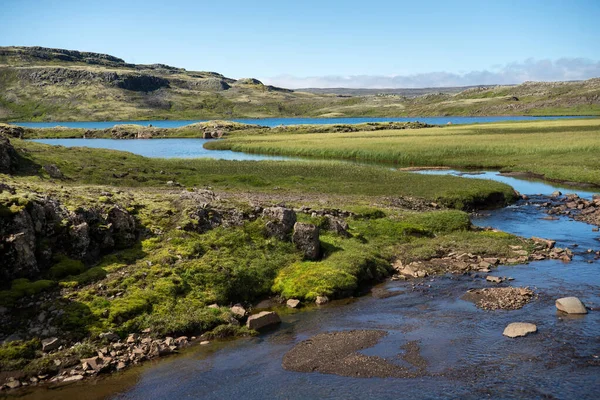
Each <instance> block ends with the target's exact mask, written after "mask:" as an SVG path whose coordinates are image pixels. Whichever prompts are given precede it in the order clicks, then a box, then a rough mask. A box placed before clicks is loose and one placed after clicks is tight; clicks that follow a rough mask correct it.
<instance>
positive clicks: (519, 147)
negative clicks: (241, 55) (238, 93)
mask: <svg viewBox="0 0 600 400" xmlns="http://www.w3.org/2000/svg"><path fill="white" fill-rule="evenodd" d="M248 132H251V131H248ZM599 132H600V120H597V119H585V120H561V121H534V122H513V123H493V124H483V125H465V126H446V127H434V128H428V129H425V130H419V131H393V130H391V131H385V132H363V133H361V132H356V133H355V132H350V133H330V134H327V135H321V134H318V133H315V134H305V135H302V137H301V138H299V137H298V136H297V135H286V134H285V133H281V134H275V135H265V136H260V135H238V136H232V137H230V138H228V139H226V140H220V141H215V142H211V143H208V144H206V145H205V147H207V148H209V149H220V150H225V149H227V150H233V151H243V152H248V153H257V154H270V155H286V156H294V157H314V158H320V159H344V160H357V161H365V162H378V163H389V164H390V165H395V166H398V167H427V166H435V167H439V166H447V167H452V168H457V169H488V170H499V171H501V172H509V171H511V172H524V173H533V174H537V175H538V176H540V177H543V178H544V179H549V180H559V181H570V182H578V183H583V184H589V185H593V186H596V187H598V186H600V159H599V158H598V157H597V154H600V135H598V133H599Z"/></svg>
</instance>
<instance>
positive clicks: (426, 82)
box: [262, 58, 600, 89]
mask: <svg viewBox="0 0 600 400" xmlns="http://www.w3.org/2000/svg"><path fill="white" fill-rule="evenodd" d="M595 77H600V61H593V60H590V59H586V58H560V59H557V60H534V59H528V60H525V61H523V62H513V63H509V64H506V65H502V66H495V68H492V69H490V70H483V71H471V72H467V73H462V74H456V73H450V72H427V73H420V74H413V75H396V76H382V75H352V76H339V75H329V76H310V77H296V76H292V75H279V76H275V77H272V78H263V79H262V81H263V82H264V83H266V84H269V85H275V86H280V87H284V88H290V89H297V88H309V87H313V88H335V87H344V88H354V89H356V88H369V89H384V88H390V89H396V88H423V87H444V86H471V85H494V84H499V85H501V84H516V83H522V82H525V81H569V80H583V79H589V78H595Z"/></svg>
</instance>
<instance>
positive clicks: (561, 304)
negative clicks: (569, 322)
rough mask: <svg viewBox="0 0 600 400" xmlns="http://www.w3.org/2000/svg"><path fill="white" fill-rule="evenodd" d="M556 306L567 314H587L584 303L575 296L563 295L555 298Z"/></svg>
mask: <svg viewBox="0 0 600 400" xmlns="http://www.w3.org/2000/svg"><path fill="white" fill-rule="evenodd" d="M556 308H557V309H558V310H559V311H562V312H565V313H567V314H587V309H586V308H585V305H584V304H583V303H582V302H581V300H579V299H578V298H577V297H563V298H561V299H558V300H556Z"/></svg>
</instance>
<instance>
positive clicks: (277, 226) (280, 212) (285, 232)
mask: <svg viewBox="0 0 600 400" xmlns="http://www.w3.org/2000/svg"><path fill="white" fill-rule="evenodd" d="M263 217H264V218H266V219H269V221H268V222H267V224H266V228H267V233H268V235H269V236H275V237H277V238H279V239H281V240H287V239H288V237H289V235H290V233H292V230H293V229H294V224H295V223H296V213H295V212H294V210H291V209H289V208H285V207H270V208H265V209H264V210H263Z"/></svg>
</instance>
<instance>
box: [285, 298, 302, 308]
mask: <svg viewBox="0 0 600 400" xmlns="http://www.w3.org/2000/svg"><path fill="white" fill-rule="evenodd" d="M285 304H286V305H287V306H288V307H289V308H298V306H299V305H300V300H297V299H289V300H288V301H287V302H286V303H285Z"/></svg>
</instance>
